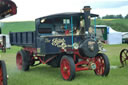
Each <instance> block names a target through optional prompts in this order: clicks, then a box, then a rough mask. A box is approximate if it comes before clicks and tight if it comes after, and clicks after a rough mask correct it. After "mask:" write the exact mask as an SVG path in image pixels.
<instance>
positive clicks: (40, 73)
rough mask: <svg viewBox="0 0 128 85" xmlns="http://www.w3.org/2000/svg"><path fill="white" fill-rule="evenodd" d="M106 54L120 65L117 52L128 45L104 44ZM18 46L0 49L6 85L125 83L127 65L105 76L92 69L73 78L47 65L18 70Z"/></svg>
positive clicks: (112, 62)
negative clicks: (5, 70) (63, 76)
mask: <svg viewBox="0 0 128 85" xmlns="http://www.w3.org/2000/svg"><path fill="white" fill-rule="evenodd" d="M104 47H105V49H107V52H106V54H107V55H108V57H109V60H110V64H111V66H118V67H119V66H120V62H119V54H120V51H121V49H123V48H128V45H126V44H122V45H105V46H104ZM20 49H21V48H20V47H15V46H13V47H12V48H11V49H8V50H7V53H2V52H1V51H0V59H1V60H5V62H6V66H7V72H8V75H9V79H8V85H127V84H128V82H127V81H128V66H126V67H124V68H116V69H114V68H112V69H111V70H110V74H109V75H108V76H107V77H101V76H96V75H95V74H94V72H93V71H81V72H77V73H76V77H75V80H73V81H65V80H63V79H62V77H61V74H60V69H59V68H53V67H50V66H48V65H42V64H41V65H39V66H36V67H31V68H30V70H29V71H27V72H23V71H19V70H18V69H17V67H16V64H15V62H16V58H15V56H16V52H17V51H18V50H20Z"/></svg>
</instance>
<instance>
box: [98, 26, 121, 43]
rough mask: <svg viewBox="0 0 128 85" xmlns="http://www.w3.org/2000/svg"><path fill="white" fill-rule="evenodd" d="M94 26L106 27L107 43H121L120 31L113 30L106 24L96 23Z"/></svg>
mask: <svg viewBox="0 0 128 85" xmlns="http://www.w3.org/2000/svg"><path fill="white" fill-rule="evenodd" d="M96 28H106V29H107V34H106V35H107V43H108V44H122V33H121V32H118V31H115V30H113V29H112V28H111V27H110V26H107V25H96Z"/></svg>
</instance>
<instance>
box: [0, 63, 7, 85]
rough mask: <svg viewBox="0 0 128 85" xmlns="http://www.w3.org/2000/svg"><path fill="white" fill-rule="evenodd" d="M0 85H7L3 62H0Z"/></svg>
mask: <svg viewBox="0 0 128 85" xmlns="http://www.w3.org/2000/svg"><path fill="white" fill-rule="evenodd" d="M0 85H7V72H6V65H5V62H4V61H0Z"/></svg>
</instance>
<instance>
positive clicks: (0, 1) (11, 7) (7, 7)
mask: <svg viewBox="0 0 128 85" xmlns="http://www.w3.org/2000/svg"><path fill="white" fill-rule="evenodd" d="M16 13H17V7H16V4H15V3H14V2H13V1H11V0H0V19H3V18H6V17H9V16H12V15H14V14H16Z"/></svg>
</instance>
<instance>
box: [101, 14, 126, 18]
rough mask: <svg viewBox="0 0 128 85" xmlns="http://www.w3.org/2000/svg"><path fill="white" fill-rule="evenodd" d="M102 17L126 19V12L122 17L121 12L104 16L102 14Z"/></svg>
mask: <svg viewBox="0 0 128 85" xmlns="http://www.w3.org/2000/svg"><path fill="white" fill-rule="evenodd" d="M99 18H100V17H99ZM102 19H128V14H127V15H126V16H124V17H123V16H122V15H121V14H119V15H106V16H103V17H102Z"/></svg>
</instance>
